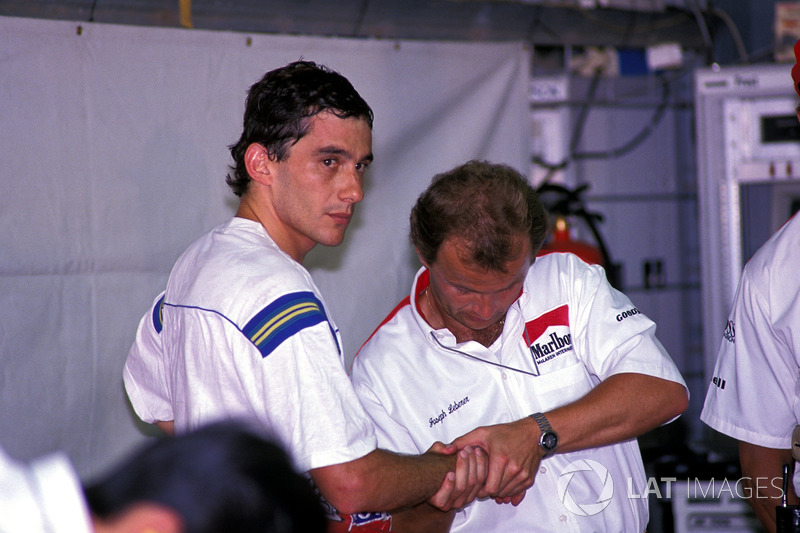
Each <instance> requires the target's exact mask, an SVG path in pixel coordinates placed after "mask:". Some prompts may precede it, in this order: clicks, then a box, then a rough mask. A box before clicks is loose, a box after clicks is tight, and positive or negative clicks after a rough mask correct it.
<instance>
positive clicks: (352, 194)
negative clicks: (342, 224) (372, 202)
mask: <svg viewBox="0 0 800 533" xmlns="http://www.w3.org/2000/svg"><path fill="white" fill-rule="evenodd" d="M344 174H345V176H344V178H343V184H342V187H341V190H340V191H339V197H340V198H341V199H342V200H343V201H345V202H348V203H353V204H356V203H358V202H360V201H361V200H363V199H364V188H363V176H362V175H361V173H360V172H359V171H358V170H357V169H355V168H354V169H352V170H350V171H346V172H344Z"/></svg>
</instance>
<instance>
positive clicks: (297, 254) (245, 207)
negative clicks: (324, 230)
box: [236, 197, 314, 265]
mask: <svg viewBox="0 0 800 533" xmlns="http://www.w3.org/2000/svg"><path fill="white" fill-rule="evenodd" d="M246 198H247V197H242V200H241V202H239V208H238V209H237V210H236V216H237V217H239V218H244V219H247V220H252V221H253V222H258V223H259V224H261V226H263V228H264V230H265V231H266V232H267V233H268V234H269V236H270V238H272V240H273V241H275V244H277V245H278V248H280V249H281V250H283V251H284V252H285V253H286V254H287V255H288V256H289V257H291V258H292V259H294V260H295V261H297V262H298V263H300V264H301V265H302V264H303V260H304V259H305V258H306V254H307V253H308V252H310V251H311V248H313V245H314V243H312V245H311V247H309V248H308V249H299V248H298V247H297V246H292V244H293V241H292V240H291V239H289V238H288V237H285V234H284V233H282V232H281V228H280V225H276V224H272V223H271V221H272V220H273V219H272V218H271V217H270V212H269V211H267V212H266V215H262V214H261V213H260V212H259V211H258V210H257V209H255V207H254V206H253V205H252V204H251V202H249V201H248V200H247V199H246ZM284 237H285V238H284Z"/></svg>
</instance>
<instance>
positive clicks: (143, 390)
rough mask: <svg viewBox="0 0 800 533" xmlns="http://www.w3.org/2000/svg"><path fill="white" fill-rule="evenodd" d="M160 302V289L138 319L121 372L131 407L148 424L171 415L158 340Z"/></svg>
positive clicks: (161, 325) (160, 315)
mask: <svg viewBox="0 0 800 533" xmlns="http://www.w3.org/2000/svg"><path fill="white" fill-rule="evenodd" d="M163 302H164V293H161V294H159V295H158V297H156V299H155V300H154V301H153V305H151V306H150V310H149V311H148V312H147V313H146V314H145V315H144V316H143V317H142V319H141V320H140V321H139V328H138V329H137V331H136V339H135V340H134V343H133V346H131V349H130V351H129V352H128V358H127V360H126V361H125V368H124V369H123V372H122V379H123V382H124V384H125V390H126V392H127V393H128V398H129V399H130V401H131V405H132V406H133V409H134V411H135V412H136V414H137V415H138V416H139V418H141V419H142V420H144V421H145V422H148V423H150V424H152V423H154V422H158V421H170V420H173V418H174V416H173V412H172V404H171V401H170V394H169V389H168V381H167V379H166V374H165V361H164V355H163V350H162V344H161V330H162V327H163V318H162V310H163V307H162V305H163Z"/></svg>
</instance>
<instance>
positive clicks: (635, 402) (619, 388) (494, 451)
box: [454, 374, 688, 499]
mask: <svg viewBox="0 0 800 533" xmlns="http://www.w3.org/2000/svg"><path fill="white" fill-rule="evenodd" d="M687 404H688V397H687V394H686V389H685V388H684V387H683V385H681V384H680V383H674V382H671V381H666V380H662V379H659V378H654V377H651V376H645V375H642V374H619V375H615V376H611V377H610V378H608V379H607V380H605V381H604V382H602V383H600V384H599V385H598V386H597V387H595V388H594V389H592V390H591V391H590V392H589V393H588V394H587V395H586V396H584V397H583V398H580V399H579V400H576V401H574V402H572V403H570V404H567V405H565V406H563V407H559V408H557V409H554V410H552V411H549V412H547V413H545V414H546V416H547V419H548V421H549V422H550V425H551V426H552V428H553V430H554V431H555V432H556V433H557V434H558V439H559V440H558V448H557V449H556V453H559V452H568V451H575V450H581V449H586V448H593V447H597V446H605V445H608V444H612V443H615V442H619V441H623V440H627V439H630V438H633V437H635V436H637V435H640V434H641V433H644V432H645V431H647V430H649V429H652V428H653V427H656V426H658V425H659V424H662V423H664V422H666V421H668V420H670V419H671V418H674V417H675V416H677V415H678V414H680V413H682V412H683V411H684V410H685V409H686V406H687ZM540 435H541V431H540V429H539V427H538V425H537V423H536V422H535V421H534V420H533V419H532V418H531V417H525V418H522V419H520V420H517V421H515V422H510V423H506V424H497V425H494V426H484V427H480V428H477V429H475V430H473V431H471V432H470V433H467V434H466V435H463V436H462V437H459V438H458V439H456V441H455V442H454V444H455V445H457V446H459V447H461V446H464V445H467V444H471V445H476V446H481V447H483V448H484V449H485V450H486V451H487V452H488V453H489V475H488V478H487V481H486V487H485V491H484V492H483V493H482V494H481V496H487V495H488V496H492V497H494V498H501V499H502V498H507V497H510V496H514V495H518V494H520V493H521V491H524V490H526V489H527V488H528V487H530V486H531V484H533V481H534V478H535V475H536V470H537V468H538V466H539V461H540V460H541V459H542V456H543V450H541V448H540V447H539V444H538V439H539V436H540Z"/></svg>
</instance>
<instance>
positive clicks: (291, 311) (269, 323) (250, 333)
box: [242, 291, 328, 357]
mask: <svg viewBox="0 0 800 533" xmlns="http://www.w3.org/2000/svg"><path fill="white" fill-rule="evenodd" d="M327 320H328V317H327V316H326V315H325V309H324V308H323V307H322V302H320V301H319V300H318V299H317V297H316V296H314V293H312V292H308V291H303V292H293V293H290V294H285V295H283V296H281V297H280V298H278V299H277V300H275V301H274V302H272V303H271V304H269V305H268V306H267V307H265V308H264V309H262V310H261V311H259V312H258V314H257V315H256V316H254V317H253V318H252V319H251V320H250V321H249V322H248V323H247V325H246V326H245V327H244V328H243V329H242V332H243V333H244V334H245V335H246V336H247V338H248V339H250V341H251V342H252V343H253V344H255V346H256V348H258V351H260V352H261V356H262V357H266V356H268V355H269V354H271V353H272V352H273V351H274V350H275V349H276V348H277V347H278V346H280V345H281V343H282V342H283V341H285V340H286V339H288V338H289V337H291V336H292V335H294V334H295V333H297V332H299V331H301V330H303V329H305V328H309V327H311V326H315V325H316V324H319V323H320V322H326V321H327Z"/></svg>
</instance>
